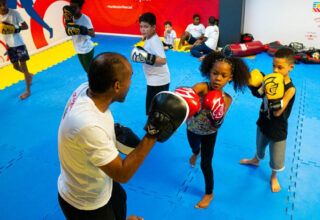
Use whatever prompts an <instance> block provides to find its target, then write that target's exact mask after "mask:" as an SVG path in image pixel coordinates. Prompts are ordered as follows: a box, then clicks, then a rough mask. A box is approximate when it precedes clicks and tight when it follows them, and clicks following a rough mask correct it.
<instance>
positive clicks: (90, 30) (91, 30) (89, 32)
mask: <svg viewBox="0 0 320 220" xmlns="http://www.w3.org/2000/svg"><path fill="white" fill-rule="evenodd" d="M88 35H89V36H90V37H94V36H96V33H95V32H94V30H93V28H92V29H88Z"/></svg>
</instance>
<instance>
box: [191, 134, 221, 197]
mask: <svg viewBox="0 0 320 220" xmlns="http://www.w3.org/2000/svg"><path fill="white" fill-rule="evenodd" d="M187 136H188V141H189V144H190V147H191V148H192V152H193V153H194V154H199V152H200V146H201V170H202V173H203V176H204V181H205V186H206V194H211V193H212V191H213V185H214V180H213V169H212V157H213V152H214V146H215V143H216V138H217V132H215V133H213V134H209V135H198V134H195V133H193V132H191V131H189V130H187Z"/></svg>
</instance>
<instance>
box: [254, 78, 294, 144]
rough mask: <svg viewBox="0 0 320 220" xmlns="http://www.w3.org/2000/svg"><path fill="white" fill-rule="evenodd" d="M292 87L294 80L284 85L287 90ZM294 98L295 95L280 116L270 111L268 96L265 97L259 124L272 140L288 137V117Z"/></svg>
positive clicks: (281, 139)
mask: <svg viewBox="0 0 320 220" xmlns="http://www.w3.org/2000/svg"><path fill="white" fill-rule="evenodd" d="M291 87H294V85H293V83H292V82H290V83H288V84H286V85H285V86H284V91H285V92H286V91H287V90H288V89H289V88H291ZM294 99H295V95H294V96H293V97H292V98H291V100H290V101H289V103H288V105H287V107H286V109H285V110H284V111H283V112H282V114H281V115H280V116H279V117H275V116H274V115H273V113H272V111H270V110H269V108H268V99H267V97H266V96H264V97H263V101H262V104H261V107H260V114H259V119H258V121H257V125H258V126H259V127H260V129H261V131H262V133H263V134H264V135H265V136H266V137H267V138H269V139H270V140H272V141H283V140H285V139H287V133H288V118H289V116H290V113H291V109H292V106H293V103H294Z"/></svg>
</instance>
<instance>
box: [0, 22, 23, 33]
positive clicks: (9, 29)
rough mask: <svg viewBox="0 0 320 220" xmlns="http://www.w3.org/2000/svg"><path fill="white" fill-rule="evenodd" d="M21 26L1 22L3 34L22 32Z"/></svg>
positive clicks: (0, 28) (0, 29) (0, 27)
mask: <svg viewBox="0 0 320 220" xmlns="http://www.w3.org/2000/svg"><path fill="white" fill-rule="evenodd" d="M20 30H21V29H20V27H19V26H17V25H13V24H9V23H7V22H1V23H0V33H1V34H15V33H19V32H20Z"/></svg>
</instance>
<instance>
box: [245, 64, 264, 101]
mask: <svg viewBox="0 0 320 220" xmlns="http://www.w3.org/2000/svg"><path fill="white" fill-rule="evenodd" d="M263 77H264V74H263V73H262V72H260V71H259V70H258V69H254V70H252V71H251V73H250V78H249V81H248V84H249V89H250V90H251V93H252V95H254V96H256V97H258V98H262V97H263V95H264V87H263Z"/></svg>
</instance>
